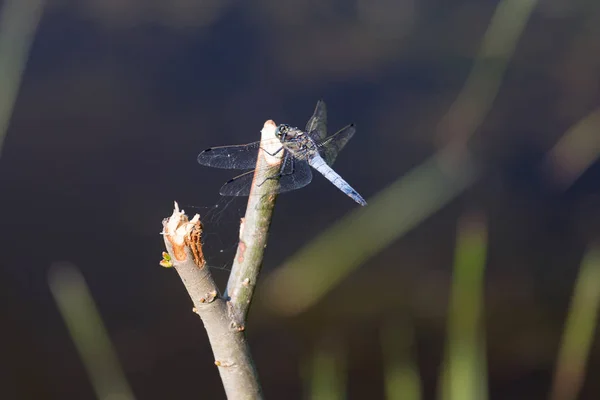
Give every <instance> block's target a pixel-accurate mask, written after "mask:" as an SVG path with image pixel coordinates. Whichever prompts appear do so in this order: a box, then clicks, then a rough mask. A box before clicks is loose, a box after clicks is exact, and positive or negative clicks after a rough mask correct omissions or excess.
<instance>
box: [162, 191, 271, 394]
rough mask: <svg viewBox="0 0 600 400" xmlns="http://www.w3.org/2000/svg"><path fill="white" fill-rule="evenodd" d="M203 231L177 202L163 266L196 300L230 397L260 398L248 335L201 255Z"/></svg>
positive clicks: (166, 230) (165, 224)
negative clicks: (220, 292) (179, 280)
mask: <svg viewBox="0 0 600 400" xmlns="http://www.w3.org/2000/svg"><path fill="white" fill-rule="evenodd" d="M201 233H202V226H201V224H200V221H199V216H198V215H197V214H196V216H194V218H193V219H192V220H191V221H188V218H187V217H186V215H185V214H184V212H183V211H179V207H178V206H177V203H175V210H174V211H173V215H171V217H170V218H168V219H166V220H164V221H163V235H164V240H165V246H166V248H167V251H168V254H163V257H164V258H163V261H162V262H161V265H163V266H165V267H170V266H172V267H175V270H176V271H177V273H178V274H179V277H180V278H181V280H182V282H183V284H184V285H185V288H186V289H187V291H188V294H189V295H190V297H191V299H192V302H193V303H194V312H196V313H197V314H198V315H199V316H200V318H201V319H202V321H203V322H204V328H205V329H206V333H207V335H208V339H209V341H210V345H211V347H212V350H213V354H214V357H215V365H217V367H218V368H219V374H220V375H221V380H222V381H223V386H224V388H225V393H226V395H227V398H228V399H230V400H232V399H261V398H262V393H261V388H260V383H259V381H258V374H257V372H256V368H255V367H254V363H253V362H252V358H251V355H250V349H249V347H248V343H247V341H246V337H245V334H244V332H243V331H242V330H240V329H239V328H238V327H237V325H236V324H235V323H234V322H233V320H232V317H231V313H230V310H229V308H230V306H229V304H228V302H227V301H226V300H225V299H223V298H222V297H220V296H219V294H218V289H217V286H216V284H215V282H214V280H213V278H212V276H211V274H210V272H209V270H208V267H207V266H206V262H205V260H204V257H203V255H202V246H201V242H200V240H201Z"/></svg>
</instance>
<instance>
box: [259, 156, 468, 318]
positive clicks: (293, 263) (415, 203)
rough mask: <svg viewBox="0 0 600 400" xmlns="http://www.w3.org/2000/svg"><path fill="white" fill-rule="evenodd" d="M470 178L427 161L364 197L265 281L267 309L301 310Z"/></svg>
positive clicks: (461, 168) (460, 169)
mask: <svg viewBox="0 0 600 400" xmlns="http://www.w3.org/2000/svg"><path fill="white" fill-rule="evenodd" d="M474 179H475V168H474V167H473V166H472V164H471V163H470V162H468V161H460V162H459V163H457V164H455V165H453V166H452V167H451V168H450V167H449V166H448V165H447V164H445V163H444V161H442V160H441V159H440V158H438V157H432V158H430V159H429V160H427V161H425V162H424V163H423V164H421V165H420V166H418V167H416V168H414V169H413V170H412V171H410V172H409V173H408V174H407V175H405V176H404V177H402V178H401V179H399V180H397V181H396V182H395V183H393V184H391V185H390V186H388V187H387V188H386V189H384V190H382V191H381V192H380V193H379V194H377V195H376V196H374V197H373V198H370V199H369V206H368V207H364V208H360V209H357V210H355V211H353V212H352V213H351V214H350V215H348V216H347V217H345V218H344V219H342V220H341V221H339V222H337V223H336V224H335V225H333V226H332V227H330V228H329V229H327V230H326V231H325V232H323V233H322V234H321V235H319V236H318V237H317V238H316V239H315V240H313V241H312V242H311V243H310V244H308V245H307V246H305V247H304V248H303V249H301V250H300V251H299V252H298V253H296V254H295V255H293V256H292V257H291V258H290V259H289V260H288V261H287V262H286V263H285V264H284V266H283V267H281V268H280V269H279V270H276V271H275V272H274V273H272V274H271V275H270V276H268V277H267V279H266V280H265V289H264V291H263V293H262V295H263V296H264V298H261V300H262V301H263V302H265V303H266V304H265V305H266V306H268V307H271V308H273V311H275V312H279V313H282V314H295V313H299V312H302V311H303V310H306V309H307V308H308V307H310V306H311V305H313V304H315V303H316V302H318V301H319V299H321V297H323V296H324V295H325V294H326V293H327V292H329V291H330V290H331V289H332V288H333V287H334V286H335V285H337V284H338V283H339V282H340V281H341V280H342V279H344V277H346V276H347V275H348V274H349V273H350V272H351V271H352V270H354V269H355V268H357V267H358V266H359V265H361V264H362V263H363V262H365V261H366V260H368V259H369V258H370V257H372V256H374V255H375V254H377V253H378V252H380V251H381V250H382V249H384V248H385V247H387V246H388V245H389V244H390V243H392V242H393V241H394V240H397V239H398V238H399V237H401V236H402V235H403V234H405V233H406V232H408V231H409V230H410V229H412V228H414V227H415V226H417V225H419V224H420V223H421V222H422V221H423V220H424V219H425V218H427V217H429V216H430V215H431V214H433V213H434V212H436V211H437V210H439V209H440V208H442V207H443V206H445V205H446V204H448V202H450V201H451V200H452V199H454V198H455V197H456V196H458V195H459V194H460V193H462V192H463V191H464V190H465V188H467V187H468V186H469V185H470V184H471V182H473V180H474Z"/></svg>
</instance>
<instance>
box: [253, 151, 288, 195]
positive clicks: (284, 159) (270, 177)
mask: <svg viewBox="0 0 600 400" xmlns="http://www.w3.org/2000/svg"><path fill="white" fill-rule="evenodd" d="M281 149H283V147H281V148H280V149H279V150H281ZM279 150H277V151H279ZM288 160H290V163H291V167H292V168H291V172H285V167H286V165H287V161H288ZM295 161H296V160H295V159H294V157H293V156H292V155H290V153H289V152H287V153H285V155H284V157H283V160H282V162H281V169H280V170H279V173H277V174H275V175H273V176H268V177H266V178H265V180H264V181H262V182H261V183H259V184H258V186H260V185H262V184H263V183H265V182H266V181H268V180H269V179H279V178H281V177H282V176H288V175H293V174H294V172H296V164H295Z"/></svg>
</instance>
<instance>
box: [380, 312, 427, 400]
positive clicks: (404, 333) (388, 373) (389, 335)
mask: <svg viewBox="0 0 600 400" xmlns="http://www.w3.org/2000/svg"><path fill="white" fill-rule="evenodd" d="M413 335H414V329H413V327H412V326H411V325H410V324H409V323H408V322H407V321H404V320H401V321H391V322H389V323H388V324H386V325H384V326H383V329H382V331H381V347H382V350H383V358H384V366H383V368H384V370H383V373H384V385H385V398H386V399H387V400H420V399H421V398H422V395H421V379H420V376H419V370H418V368H417V365H416V364H415V362H414V361H413V354H412V348H413V346H414V337H413Z"/></svg>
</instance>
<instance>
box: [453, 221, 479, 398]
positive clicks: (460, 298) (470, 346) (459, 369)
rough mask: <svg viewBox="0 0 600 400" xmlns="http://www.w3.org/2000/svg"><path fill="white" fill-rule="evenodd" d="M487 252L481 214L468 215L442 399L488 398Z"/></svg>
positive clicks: (461, 232) (459, 248)
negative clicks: (486, 341) (484, 314)
mask: <svg viewBox="0 0 600 400" xmlns="http://www.w3.org/2000/svg"><path fill="white" fill-rule="evenodd" d="M486 250H487V233H486V226H485V222H484V221H483V219H482V218H481V217H480V216H479V215H476V214H475V215H469V216H467V217H466V218H464V219H463V220H462V221H461V223H460V224H459V229H458V238H457V244H456V255H455V261H454V276H453V282H452V288H451V295H450V309H449V314H448V342H447V353H446V360H445V366H444V370H443V376H442V398H443V399H448V400H484V399H486V398H487V393H486V389H485V387H486V386H487V384H486V382H487V374H486V372H485V371H486V368H485V345H484V343H485V342H484V333H483V324H482V318H483V278H484V271H485V260H486Z"/></svg>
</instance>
